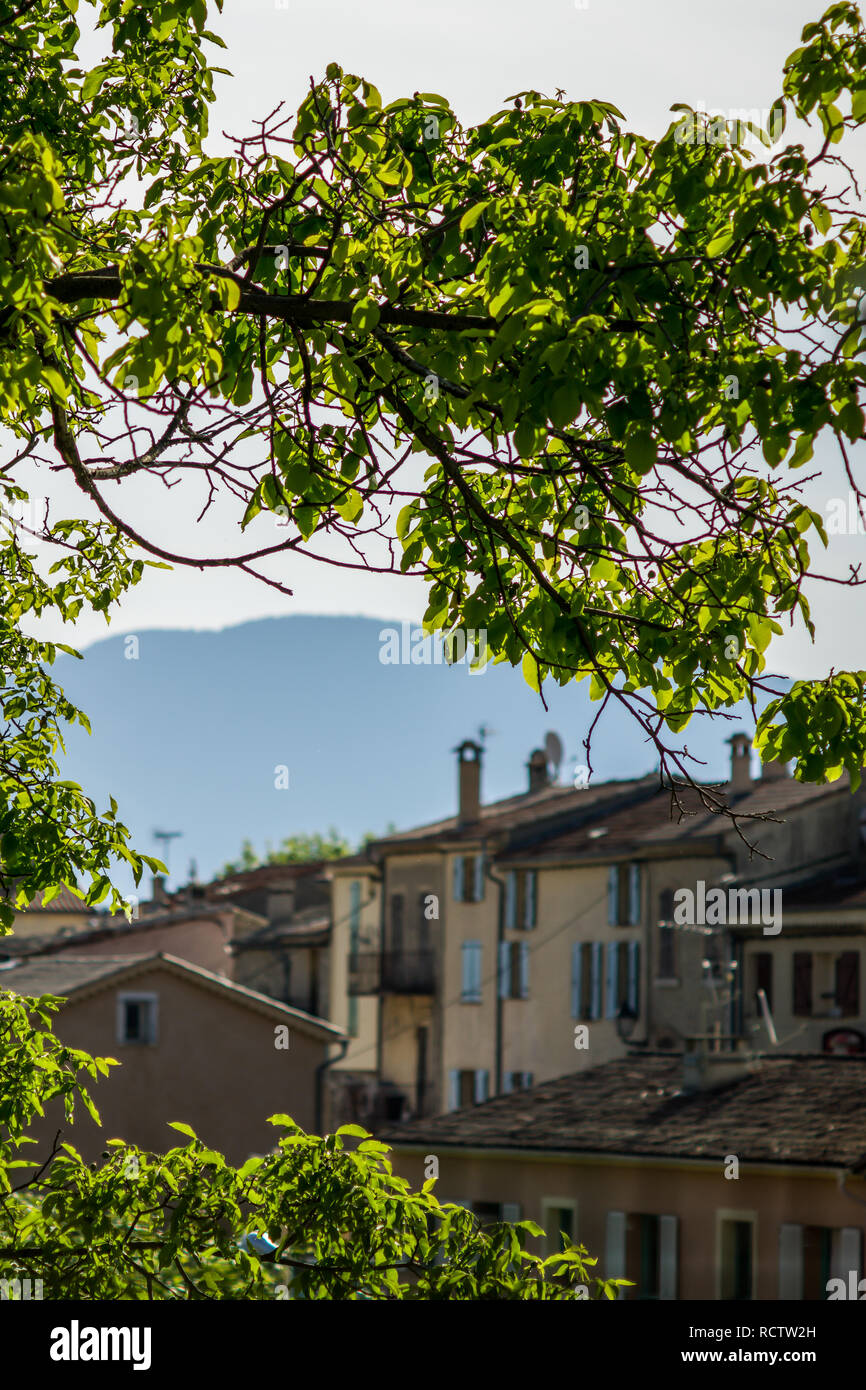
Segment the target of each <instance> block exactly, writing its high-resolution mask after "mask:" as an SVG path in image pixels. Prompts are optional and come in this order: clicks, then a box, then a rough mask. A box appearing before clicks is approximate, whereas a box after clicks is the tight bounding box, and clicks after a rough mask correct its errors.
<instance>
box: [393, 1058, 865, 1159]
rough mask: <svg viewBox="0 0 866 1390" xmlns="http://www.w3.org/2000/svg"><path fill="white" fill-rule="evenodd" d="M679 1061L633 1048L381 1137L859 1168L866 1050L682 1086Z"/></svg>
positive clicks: (399, 1142) (771, 1063) (770, 1062)
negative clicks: (688, 1089) (700, 1087)
mask: <svg viewBox="0 0 866 1390" xmlns="http://www.w3.org/2000/svg"><path fill="white" fill-rule="evenodd" d="M682 1083H683V1059H682V1057H681V1056H677V1057H673V1056H671V1055H670V1054H664V1055H659V1054H650V1055H647V1056H640V1057H636V1056H630V1057H626V1058H622V1059H618V1060H616V1061H613V1062H605V1063H601V1064H600V1065H598V1066H595V1067H589V1068H587V1069H585V1070H583V1071H580V1072H576V1073H572V1074H571V1075H568V1076H562V1077H559V1078H558V1079H557V1080H555V1081H547V1082H545V1083H543V1084H542V1085H540V1086H534V1087H533V1088H532V1089H530V1090H527V1091H517V1092H514V1093H512V1094H511V1095H507V1096H497V1097H496V1098H495V1099H494V1100H489V1101H486V1102H485V1103H484V1104H482V1105H476V1106H471V1107H469V1108H468V1109H465V1110H456V1111H454V1112H452V1113H451V1114H448V1115H440V1116H438V1117H437V1118H435V1119H429V1120H425V1119H421V1120H413V1121H410V1122H409V1123H407V1124H404V1125H401V1126H400V1127H399V1129H391V1130H389V1131H387V1132H385V1133H384V1134H380V1133H377V1137H379V1138H385V1139H387V1141H388V1142H389V1143H390V1144H392V1145H394V1146H395V1147H396V1148H397V1149H399V1148H400V1147H402V1146H403V1145H407V1144H408V1145H413V1146H414V1145H416V1144H420V1145H429V1147H430V1151H431V1152H433V1151H439V1152H441V1150H442V1149H443V1148H469V1149H481V1150H483V1149H515V1150H521V1151H526V1152H530V1151H537V1152H539V1153H543V1152H545V1151H557V1152H574V1153H581V1152H583V1153H605V1154H611V1155H613V1154H621V1155H632V1156H635V1157H637V1156H644V1157H647V1158H653V1157H654V1158H683V1159H686V1158H691V1159H715V1160H719V1161H721V1160H723V1159H724V1158H725V1156H726V1155H728V1154H736V1155H737V1157H738V1158H739V1159H740V1161H741V1162H762V1163H790V1164H806V1165H812V1166H818V1167H821V1166H837V1165H838V1166H845V1167H849V1168H850V1167H854V1166H855V1165H858V1164H860V1163H861V1162H863V1161H864V1156H866V1057H843V1056H833V1057H830V1056H815V1055H807V1054H799V1055H796V1056H793V1055H788V1056H779V1055H775V1056H766V1057H763V1058H761V1059H760V1065H759V1067H758V1069H757V1070H756V1071H754V1072H747V1073H746V1074H744V1075H743V1076H742V1077H740V1078H738V1079H737V1080H735V1081H732V1082H729V1083H727V1084H724V1085H720V1086H717V1087H716V1088H714V1089H712V1090H704V1091H698V1092H695V1093H693V1094H685V1093H684V1092H683V1090H682Z"/></svg>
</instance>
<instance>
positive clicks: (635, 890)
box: [628, 864, 640, 927]
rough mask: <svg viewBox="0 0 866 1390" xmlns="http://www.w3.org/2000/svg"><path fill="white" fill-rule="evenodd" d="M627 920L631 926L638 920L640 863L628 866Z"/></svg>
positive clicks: (634, 925) (635, 924)
mask: <svg viewBox="0 0 866 1390" xmlns="http://www.w3.org/2000/svg"><path fill="white" fill-rule="evenodd" d="M628 920H629V925H630V926H632V927H636V926H637V925H638V923H639V922H640V864H629V866H628Z"/></svg>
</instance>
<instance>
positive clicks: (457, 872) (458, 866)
mask: <svg viewBox="0 0 866 1390" xmlns="http://www.w3.org/2000/svg"><path fill="white" fill-rule="evenodd" d="M464 864H465V860H464V858H463V855H462V854H458V855H457V856H456V857H455V859H454V901H455V902H456V903H462V901H463V874H464Z"/></svg>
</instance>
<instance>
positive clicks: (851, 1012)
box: [836, 951, 860, 1018]
mask: <svg viewBox="0 0 866 1390" xmlns="http://www.w3.org/2000/svg"><path fill="white" fill-rule="evenodd" d="M836 1004H837V1006H838V1008H839V1010H840V1013H841V1016H842V1018H852V1017H856V1016H857V1014H859V1012H860V952H859V951H843V952H842V954H841V956H839V957H838V959H837V961H836Z"/></svg>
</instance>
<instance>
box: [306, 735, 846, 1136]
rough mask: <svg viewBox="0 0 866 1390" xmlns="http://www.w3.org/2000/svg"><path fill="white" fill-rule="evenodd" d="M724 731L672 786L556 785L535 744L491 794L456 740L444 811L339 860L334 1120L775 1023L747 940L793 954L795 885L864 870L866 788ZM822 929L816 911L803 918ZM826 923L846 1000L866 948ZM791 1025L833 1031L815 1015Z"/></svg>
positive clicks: (439, 1103) (782, 956) (384, 1117)
mask: <svg viewBox="0 0 866 1390" xmlns="http://www.w3.org/2000/svg"><path fill="white" fill-rule="evenodd" d="M730 742H731V776H730V779H729V782H728V783H727V784H726V785H723V786H721V787H718V786H715V787H707V788H705V789H703V790H702V791H700V792H695V791H690V792H688V793H685V792H684V793H681V794H680V795H679V796H678V798H677V799H676V800H674V799H672V797H671V795H670V793H669V792H660V791H659V788H658V778H657V777H654V776H653V777H646V778H642V779H638V780H636V781H633V782H612V783H603V784H600V785H595V786H592V787H587V788H579V789H573V788H569V787H562V786H559V785H556V784H554V783H552V782H551V781H550V779H549V776H548V768H547V765H546V760H545V755H544V753H543V752H540V751H536V752H535V753H533V754H532V755H531V757H530V759H529V762H528V765H527V769H528V786H527V789H526V791H525V792H524V793H522V794H520V795H518V796H514V797H510V798H507V799H506V800H504V801H499V802H496V803H493V804H491V805H487V806H485V805H484V804H483V802H482V798H481V768H482V750H481V748H480V747H479V746H478V745H477V744H474V743H472V742H466V743H464V744H462V745H461V746H460V748H459V749H457V750H456V752H457V774H458V812H457V815H456V816H454V817H451V818H449V819H447V820H445V821H441V822H437V823H435V824H432V825H429V826H423V827H420V828H418V829H416V830H411V831H408V832H404V833H402V834H398V835H393V836H389V837H388V838H387V839H383V840H380V841H378V842H376V843H374V844H373V845H372V846H370V847H369V848H368V850H367V852H366V854H365V855H363V856H355V857H354V858H352V859H347V860H343V861H339V862H338V863H337V864H335V865H334V866H333V867H332V869H331V875H332V884H333V887H332V892H333V951H332V962H333V965H332V972H331V1001H330V1009H329V1016H330V1017H331V1018H332V1019H333V1020H334V1021H335V1022H337V1023H339V1024H340V1026H341V1027H344V1028H345V1029H346V1031H347V1032H348V1033H349V1035H350V1038H351V1041H350V1045H349V1048H348V1051H347V1053H346V1056H345V1057H344V1058H343V1059H341V1060H339V1061H337V1062H336V1063H335V1066H334V1068H333V1073H332V1078H331V1097H332V1110H331V1111H330V1112H329V1114H330V1118H331V1122H332V1123H336V1122H338V1121H339V1120H345V1119H349V1118H351V1119H360V1120H363V1121H366V1122H368V1123H371V1124H381V1123H382V1122H388V1121H399V1120H401V1119H403V1120H405V1119H408V1118H410V1117H412V1116H418V1115H431V1114H437V1113H441V1112H442V1111H446V1110H454V1109H457V1108H459V1107H461V1106H465V1105H466V1104H469V1103H473V1102H474V1103H480V1102H482V1101H484V1100H486V1099H487V1098H488V1097H490V1096H493V1095H502V1094H507V1093H509V1092H511V1091H513V1090H518V1089H521V1088H523V1087H527V1086H531V1085H534V1084H536V1083H538V1082H541V1081H545V1080H547V1079H549V1078H552V1077H555V1076H559V1075H561V1074H563V1073H564V1072H568V1071H581V1070H583V1069H584V1068H586V1067H590V1066H596V1065H599V1064H602V1063H605V1062H607V1061H609V1060H612V1059H614V1058H617V1057H621V1056H623V1055H625V1050H626V1046H627V1044H628V1043H629V1042H630V1043H631V1045H632V1046H635V1045H642V1046H644V1047H653V1048H660V1049H671V1050H682V1049H683V1048H684V1047H685V1046H686V1045H687V1042H688V1040H689V1039H690V1038H694V1037H696V1036H700V1035H703V1034H710V1035H713V1036H714V1037H715V1038H716V1043H715V1046H717V1047H721V1048H724V1047H728V1046H730V1045H731V1039H732V1038H735V1037H740V1036H746V1037H749V1038H753V1037H754V1035H755V1033H756V1025H758V1026H759V1027H760V1028H762V1029H764V1030H765V1031H764V1033H763V1034H762V1037H763V1039H764V1042H766V1041H767V1040H769V1041H772V1037H771V1033H770V1031H768V1030H769V1029H771V1028H772V1021H770V1022H769V1024H768V1023H767V1019H766V1009H765V1007H764V1005H763V1004H761V1003H760V1002H756V990H757V989H758V988H760V987H761V986H760V985H759V984H758V983H757V976H758V972H761V978H762V979H764V978H765V976H766V975H767V970H768V967H767V965H766V963H760V962H759V963H756V962H755V960H754V959H753V956H754V955H755V953H757V954H759V955H769V956H771V957H772V958H773V959H776V958H777V957H778V959H779V965H778V967H777V970H778V971H784V970H785V969H789V968H790V969H793V964H791V965H790V966H789V965H786V964H785V963H784V962H785V960H786V953H788V952H791V957H792V961H793V954H794V952H793V946H792V942H793V940H794V936H793V932H794V925H793V923H794V913H793V912H792V914H791V916H790V922H791V933H792V934H791V935H790V936H789V935H788V932H787V928H786V926H785V923H786V922H788V921H789V917H788V909H787V906H786V904H787V903H788V902H789V900H790V901H791V902H793V901H794V899H795V895H796V893H798V892H802V891H803V889H804V885H805V884H806V883H807V882H812V881H813V880H814V879H816V877H817V878H820V880H821V882H822V883H823V884H824V886H825V891H826V885H827V884H828V883H830V884H833V883H835V882H837V881H838V880H839V879H840V877H841V876H844V875H845V874H846V873H847V874H850V875H853V876H854V878H855V879H856V878H857V876H858V875H859V874H860V872H861V861H862V856H863V848H862V824H861V821H862V807H863V804H864V801H863V795H862V793H858V794H857V795H856V796H852V794H851V792H850V788H849V786H848V782H847V778H842V779H840V780H839V781H838V782H836V783H833V784H829V785H826V786H811V785H805V784H802V783H799V782H795V781H794V780H793V779H792V778H791V777H789V776H788V775H787V769H786V768H785V767H784V766H782V765H779V764H771V765H768V766H766V767H764V768H763V769H762V771H761V776H760V777H759V778H758V779H757V780H753V778H752V775H751V767H750V748H749V740H748V738H747V737H746V735H743V734H740V735H735V736H734V737H733V738H732V739H731V740H730ZM713 806H722V807H727V809H728V810H729V811H732V812H734V813H735V814H736V816H737V817H739V818H740V820H739V822H738V824H735V823H734V822H733V821H732V819H731V817H730V816H729V815H719V814H714V813H713ZM740 832H742V834H741V833H740ZM743 836H745V837H746V839H744V838H743ZM746 840H748V841H749V842H751V844H752V845H753V846H754V847H755V852H754V853H751V852H750V848H749V844H747V843H746ZM712 894H716V897H717V899H718V897H723V898H724V901H725V910H724V911H723V912H719V910H718V902H716V903H715V904H714V903H713V899H712V896H711V895H712ZM864 903H866V898H864ZM728 906H730V911H728V910H727V909H728ZM765 909H766V911H765ZM776 909H778V911H776ZM850 926H851V931H852V932H853V933H854V934H855V935H858V934H860V928H859V927H858V926H856V925H855V924H854V923H853V922H852V923H851V924H850ZM824 928H825V924H824V923H819V922H818V919H817V918H816V919H815V928H814V930H813V935H814V932H815V931H817V932H818V934H819V936H820V934H821V933H822V932H823V931H824ZM838 935H839V933H838V932H837V933H836V934H835V936H833V937H831V938H829V939H828V940H827V942H826V951H825V953H824V954H825V955H829V958H830V960H831V963H830V964H826V963H825V961H824V957H823V956H822V957H821V960H820V961H818V960H817V957H816V962H817V963H816V964H815V966H814V971H815V980H816V984H815V991H816V994H824V993H826V990H825V989H824V988H823V984H824V981H825V975H826V972H827V971H830V973H831V974H832V973H833V972H834V971H836V969H837V966H836V965H835V963H833V962H835V961H836V960H837V959H838V957H839V956H840V955H844V956H845V959H844V961H843V962H842V964H841V965H840V966H839V967H838V968H839V970H841V972H842V976H841V977H840V978H841V979H842V981H843V983H842V985H840V988H844V989H845V990H846V991H847V993H846V995H845V998H846V1007H847V1006H848V1004H849V1003H850V1000H851V999H853V998H854V997H855V996H854V995H853V993H852V986H851V985H850V979H851V976H852V973H857V974H858V978H859V973H858V972H859V970H860V968H861V965H860V956H859V947H858V948H857V950H858V955H857V961H856V962H852V959H851V957H850V954H845V952H844V951H841V950H840V949H839V943H838V942H837V940H836V936H838ZM818 944H819V945H821V943H820V941H819V942H818ZM848 947H849V948H851V940H849V941H848ZM818 954H819V955H820V954H821V953H820V952H818ZM797 969H798V970H799V971H800V974H801V975H802V974H803V972H804V971H805V969H806V967H805V966H804V965H803V964H802V963H799V964H798V966H797ZM822 971H823V972H824V973H823V974H822V973H821V972H822ZM834 978H835V976H834ZM819 986H822V987H821V988H819ZM855 1013H856V1015H857V1016H859V1013H860V1002H859V994H858V995H857V996H856V1010H855ZM846 1017H848V1015H846ZM852 1017H853V1016H852ZM790 1032H791V1030H790V1029H787V1030H786V1032H785V1036H787V1035H788V1033H790ZM776 1036H777V1038H781V1037H782V1034H781V1033H780V1032H779V1031H778V1029H777V1030H776ZM799 1036H801V1037H802V1045H803V1046H806V1045H807V1040H810V1041H808V1046H809V1047H813V1046H815V1045H818V1046H821V1045H823V1042H822V1041H816V1040H818V1039H819V1029H818V1028H817V1027H816V1028H813V1029H812V1030H811V1032H809V1031H808V1030H807V1031H803V1030H801V1034H800V1035H799ZM773 1045H776V1044H773ZM795 1046H800V1044H795Z"/></svg>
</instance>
